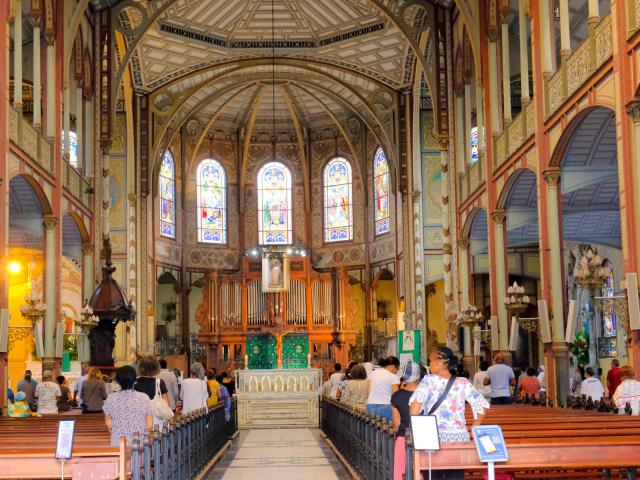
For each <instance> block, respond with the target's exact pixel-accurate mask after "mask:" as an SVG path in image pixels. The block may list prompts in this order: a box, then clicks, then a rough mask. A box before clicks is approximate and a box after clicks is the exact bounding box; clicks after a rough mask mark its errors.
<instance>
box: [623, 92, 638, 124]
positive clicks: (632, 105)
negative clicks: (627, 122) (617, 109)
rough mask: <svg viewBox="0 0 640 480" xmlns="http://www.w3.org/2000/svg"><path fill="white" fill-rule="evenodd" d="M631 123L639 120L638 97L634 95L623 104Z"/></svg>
mask: <svg viewBox="0 0 640 480" xmlns="http://www.w3.org/2000/svg"><path fill="white" fill-rule="evenodd" d="M625 108H626V110H627V113H628V114H629V115H630V116H631V120H632V121H633V123H638V122H640V98H638V97H636V98H634V99H633V100H631V101H630V102H629V103H627V104H626V105H625Z"/></svg>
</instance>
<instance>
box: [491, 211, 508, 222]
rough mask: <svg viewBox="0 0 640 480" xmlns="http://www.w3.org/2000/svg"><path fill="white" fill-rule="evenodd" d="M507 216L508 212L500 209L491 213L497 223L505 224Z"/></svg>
mask: <svg viewBox="0 0 640 480" xmlns="http://www.w3.org/2000/svg"><path fill="white" fill-rule="evenodd" d="M506 216H507V211H506V210H505V209H504V208H498V209H497V210H494V211H493V212H491V218H492V219H493V221H494V222H495V223H504V219H505V217H506Z"/></svg>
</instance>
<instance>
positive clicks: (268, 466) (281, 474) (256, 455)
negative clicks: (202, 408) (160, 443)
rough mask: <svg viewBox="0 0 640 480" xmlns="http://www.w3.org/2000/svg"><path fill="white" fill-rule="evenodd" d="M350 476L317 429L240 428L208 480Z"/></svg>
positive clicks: (299, 479) (330, 479)
mask: <svg viewBox="0 0 640 480" xmlns="http://www.w3.org/2000/svg"><path fill="white" fill-rule="evenodd" d="M256 478H260V479H261V480H287V479H296V480H307V479H314V480H317V479H322V480H335V479H338V480H345V479H348V478H351V477H350V475H349V474H348V473H347V471H346V470H345V469H344V467H343V466H342V464H341V463H340V462H339V460H338V459H337V458H336V457H335V455H334V454H333V452H331V450H330V449H329V447H328V446H327V445H326V443H325V442H324V440H323V439H322V438H321V437H320V430H318V429H307V428H301V429H265V430H262V429H260V430H249V431H241V432H240V437H239V438H238V440H237V441H236V442H234V444H233V445H232V446H231V448H230V449H229V451H228V452H227V453H226V454H225V455H224V457H223V458H222V460H221V461H220V462H219V463H218V464H217V465H216V466H215V467H214V469H213V470H212V471H211V472H209V475H208V476H207V477H206V480H245V479H246V480H248V479H252V480H253V479H256Z"/></svg>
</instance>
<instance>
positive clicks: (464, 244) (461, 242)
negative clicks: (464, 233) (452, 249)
mask: <svg viewBox="0 0 640 480" xmlns="http://www.w3.org/2000/svg"><path fill="white" fill-rule="evenodd" d="M470 244H471V241H470V240H469V239H468V238H460V239H458V248H460V249H462V250H467V249H468V248H469V245H470Z"/></svg>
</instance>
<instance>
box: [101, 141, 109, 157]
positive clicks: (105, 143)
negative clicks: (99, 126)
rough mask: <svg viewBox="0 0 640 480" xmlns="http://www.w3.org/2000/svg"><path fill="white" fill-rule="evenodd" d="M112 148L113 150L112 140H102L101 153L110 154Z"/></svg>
mask: <svg viewBox="0 0 640 480" xmlns="http://www.w3.org/2000/svg"><path fill="white" fill-rule="evenodd" d="M110 150H111V141H110V140H100V153H102V155H103V156H108V155H109V151H110Z"/></svg>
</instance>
